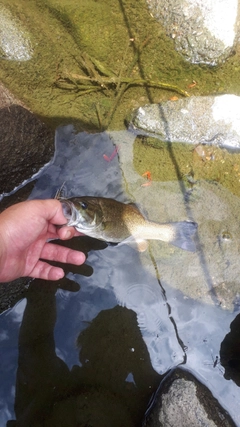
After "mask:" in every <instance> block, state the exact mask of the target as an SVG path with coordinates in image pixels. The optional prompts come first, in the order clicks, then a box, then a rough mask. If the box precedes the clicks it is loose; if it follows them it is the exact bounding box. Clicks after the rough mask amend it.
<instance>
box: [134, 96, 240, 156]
mask: <svg viewBox="0 0 240 427" xmlns="http://www.w3.org/2000/svg"><path fill="white" fill-rule="evenodd" d="M239 111H240V97H239V96H236V95H220V96H196V97H190V98H184V99H179V100H177V101H174V102H173V101H166V102H163V103H160V104H151V105H146V106H144V107H140V108H139V109H138V110H137V111H135V112H134V114H133V117H132V120H131V123H130V128H132V129H133V130H135V131H137V133H139V134H153V135H155V136H156V137H157V138H159V139H161V140H162V141H168V142H185V143H188V144H208V145H214V146H219V147H224V148H232V149H240V113H239Z"/></svg>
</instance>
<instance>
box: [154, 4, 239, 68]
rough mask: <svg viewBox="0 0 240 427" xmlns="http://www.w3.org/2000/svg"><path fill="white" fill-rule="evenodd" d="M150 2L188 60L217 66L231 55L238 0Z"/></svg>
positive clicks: (234, 36) (235, 37) (155, 14)
mask: <svg viewBox="0 0 240 427" xmlns="http://www.w3.org/2000/svg"><path fill="white" fill-rule="evenodd" d="M147 3H148V5H149V8H150V10H151V13H152V14H153V15H154V16H155V17H156V18H157V19H158V20H159V21H160V22H161V23H162V24H163V25H164V27H165V28H166V31H167V34H168V35H169V36H170V37H172V38H173V39H174V42H175V47H176V50H177V51H179V52H180V53H181V54H182V55H183V56H184V57H185V59H186V60H188V61H190V62H193V63H195V64H198V63H201V64H209V65H217V64H219V63H221V62H222V61H224V60H225V59H226V58H227V57H228V56H229V55H230V54H231V52H232V50H233V47H234V45H235V44H236V39H237V15H238V1H237V0H217V1H214V2H213V1H212V0H198V1H197V2H196V1H195V0H170V1H169V0H147Z"/></svg>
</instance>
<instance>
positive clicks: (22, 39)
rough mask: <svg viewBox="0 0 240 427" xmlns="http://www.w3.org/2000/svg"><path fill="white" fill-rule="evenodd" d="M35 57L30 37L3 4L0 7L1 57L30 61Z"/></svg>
mask: <svg viewBox="0 0 240 427" xmlns="http://www.w3.org/2000/svg"><path fill="white" fill-rule="evenodd" d="M32 55H33V48H32V44H31V42H30V35H29V34H28V32H27V31H26V30H25V29H24V28H23V25H22V23H21V22H20V21H18V20H17V19H16V18H15V17H14V16H13V15H12V14H11V12H10V10H8V9H6V8H5V7H4V6H3V5H2V4H1V5H0V57H1V58H2V59H11V60H15V61H28V60H29V59H31V57H32Z"/></svg>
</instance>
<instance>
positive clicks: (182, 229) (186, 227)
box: [169, 221, 198, 252]
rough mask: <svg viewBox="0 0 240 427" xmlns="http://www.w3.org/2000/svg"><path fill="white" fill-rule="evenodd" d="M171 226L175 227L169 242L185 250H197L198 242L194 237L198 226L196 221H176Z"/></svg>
mask: <svg viewBox="0 0 240 427" xmlns="http://www.w3.org/2000/svg"><path fill="white" fill-rule="evenodd" d="M171 226H172V227H173V234H172V238H171V240H170V242H169V243H171V244H172V245H174V246H177V247H178V248H181V249H184V250H185V251H190V252H195V251H196V244H195V242H194V240H193V238H194V235H195V234H196V231H197V227H198V226H197V224H196V222H192V221H182V222H174V223H172V224H171Z"/></svg>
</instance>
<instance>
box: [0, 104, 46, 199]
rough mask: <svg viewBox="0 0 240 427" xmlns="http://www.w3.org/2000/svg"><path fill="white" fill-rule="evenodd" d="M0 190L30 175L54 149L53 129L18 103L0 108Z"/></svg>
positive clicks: (8, 190) (4, 191) (11, 187)
mask: <svg viewBox="0 0 240 427" xmlns="http://www.w3.org/2000/svg"><path fill="white" fill-rule="evenodd" d="M0 135H1V137H0V141H1V156H0V170H1V174H0V194H1V193H8V192H10V191H12V190H13V189H14V188H15V187H17V186H18V185H20V184H21V183H22V182H23V181H25V180H26V179H28V178H30V177H32V176H33V175H34V174H35V173H36V172H38V170H39V169H40V168H41V167H42V166H43V165H44V164H46V163H47V162H49V161H50V159H51V157H52V155H53V153H54V143H53V141H54V133H53V131H52V130H50V129H49V128H48V127H47V126H46V125H45V124H43V123H42V122H41V121H40V120H39V119H38V118H37V117H35V116H34V115H33V114H32V113H31V112H30V111H28V110H27V109H25V108H24V107H22V106H21V105H16V104H13V105H10V106H7V107H5V108H4V107H3V108H1V109H0Z"/></svg>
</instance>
